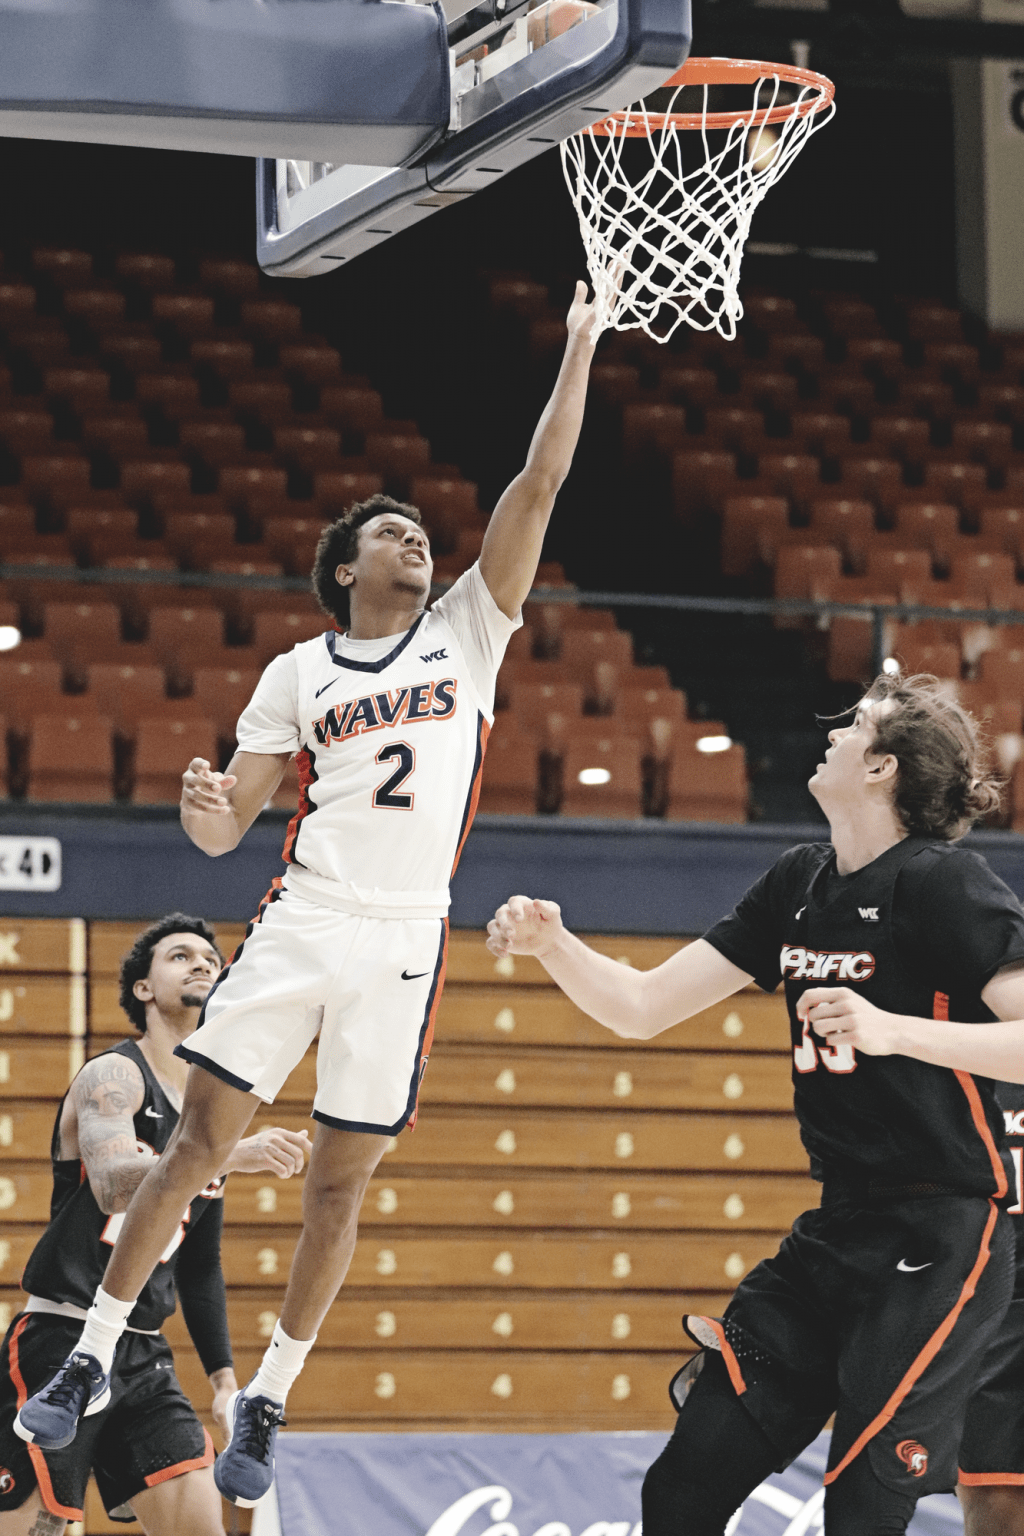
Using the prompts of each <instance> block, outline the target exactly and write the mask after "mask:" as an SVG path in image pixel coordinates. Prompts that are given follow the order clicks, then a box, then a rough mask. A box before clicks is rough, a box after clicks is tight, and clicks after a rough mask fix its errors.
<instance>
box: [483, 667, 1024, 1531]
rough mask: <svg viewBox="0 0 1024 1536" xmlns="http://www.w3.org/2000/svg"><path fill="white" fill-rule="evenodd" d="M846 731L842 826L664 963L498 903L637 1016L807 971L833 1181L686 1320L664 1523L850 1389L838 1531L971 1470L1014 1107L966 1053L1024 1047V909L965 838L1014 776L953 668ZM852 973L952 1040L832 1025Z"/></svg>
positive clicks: (656, 1491) (840, 1423)
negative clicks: (884, 1043)
mask: <svg viewBox="0 0 1024 1536" xmlns="http://www.w3.org/2000/svg"><path fill="white" fill-rule="evenodd" d="M829 740H830V746H829V748H828V751H827V752H826V754H825V761H824V762H823V763H820V764H819V765H818V769H817V771H816V773H815V774H814V776H813V778H812V779H811V781H810V786H809V787H810V789H811V791H812V793H813V794H814V795H815V797H816V798H817V800H818V802H819V804H820V805H821V807H822V809H823V810H824V811H825V813H826V815H827V816H828V819H829V823H830V826H831V832H832V842H831V844H827V843H822V844H812V845H807V846H802V847H797V848H793V849H791V850H790V851H789V852H788V853H786V854H784V855H783V857H782V858H781V859H780V860H779V861H778V863H777V864H776V865H775V866H774V867H773V868H772V869H770V870H769V871H768V873H767V874H766V875H765V876H764V877H763V878H762V879H761V880H759V881H758V882H757V883H756V884H755V885H754V886H753V887H752V888H751V890H750V891H748V892H747V894H746V895H745V896H744V897H743V899H742V900H741V901H740V903H739V905H738V906H737V907H736V909H735V910H734V912H733V913H732V914H731V916H729V917H727V918H725V919H723V920H722V921H721V922H720V923H718V924H716V926H715V927H714V928H712V929H711V930H710V932H709V933H707V934H706V935H705V936H704V938H703V939H698V940H697V941H695V942H694V943H692V944H690V945H688V946H687V947H686V948H685V949H683V950H681V951H679V953H677V954H676V955H674V956H673V957H672V958H671V959H670V960H668V961H667V962H666V963H665V964H664V965H661V966H659V967H657V968H656V969H654V970H653V971H649V972H646V973H644V972H636V971H631V970H629V969H627V968H626V967H624V966H620V965H617V964H616V963H615V962H614V961H613V960H610V959H607V958H606V957H604V956H601V955H598V954H596V953H594V951H592V950H590V949H588V948H587V947H586V946H585V945H584V944H582V943H581V942H580V941H579V940H578V939H576V938H574V937H573V936H572V935H571V934H569V933H567V932H566V930H565V929H564V928H563V927H562V924H561V917H560V914H559V911H558V908H557V906H556V905H555V904H554V903H550V902H537V901H531V900H529V899H527V898H525V897H513V898H512V900H511V901H510V902H509V903H507V904H506V906H504V907H502V908H501V909H500V910H499V912H498V913H497V915H496V917H495V919H494V920H493V921H492V923H491V924H490V925H489V934H490V938H489V944H490V947H491V948H492V950H493V952H494V953H496V954H498V955H502V954H508V953H517V954H533V955H536V956H537V958H539V959H540V960H541V962H542V964H543V965H544V967H545V969H546V970H547V971H548V972H549V974H550V975H551V976H552V977H553V978H554V980H555V981H556V982H558V984H559V985H560V986H561V987H562V988H563V990H564V991H566V992H567V993H568V995H569V996H570V997H571V998H572V999H573V1001H574V1002H575V1003H576V1004H577V1005H578V1006H579V1007H581V1008H582V1009H584V1010H585V1011H586V1012H587V1013H589V1014H590V1015H591V1016H592V1017H593V1018H595V1019H597V1020H598V1021H599V1022H600V1023H603V1024H605V1025H606V1026H608V1027H609V1028H611V1029H613V1030H614V1031H615V1032H616V1033H617V1034H620V1035H625V1036H631V1037H633V1038H637V1039H651V1038H653V1037H654V1036H655V1035H657V1034H659V1033H660V1032H661V1031H662V1030H664V1029H668V1028H670V1027H671V1026H672V1025H673V1024H675V1023H677V1022H679V1021H680V1020H682V1019H685V1018H689V1017H691V1016H692V1015H694V1014H696V1013H699V1012H701V1011H702V1010H703V1009H705V1008H708V1007H710V1006H711V1005H713V1004H714V1003H717V1002H720V1001H721V1000H722V999H723V998H725V997H728V996H730V995H731V994H732V993H734V992H736V991H737V990H739V988H741V987H743V986H745V985H747V984H748V983H749V982H750V981H751V980H756V981H757V982H758V984H759V985H761V986H762V987H764V988H765V989H766V990H768V991H774V990H775V988H776V987H777V986H778V984H779V982H780V981H782V982H784V984H785V991H786V1001H787V1005H788V1010H789V1015H790V1022H791V1031H792V1045H793V1081H794V1101H795V1108H796V1112H797V1116H798V1119H799V1122H800V1129H801V1135H802V1138H803V1141H804V1145H805V1147H806V1148H807V1151H808V1153H809V1154H810V1159H811V1169H812V1172H813V1174H814V1175H815V1177H817V1178H818V1179H820V1180H821V1181H822V1185H823V1189H822V1199H821V1206H820V1208H819V1209H817V1210H813V1211H809V1212H807V1213H805V1214H804V1215H803V1216H801V1217H800V1218H799V1219H798V1220H797V1221H796V1223H795V1224H794V1228H793V1231H792V1233H791V1234H790V1236H789V1237H787V1238H786V1239H785V1241H784V1242H783V1244H782V1247H781V1248H780V1250H779V1252H778V1254H777V1255H776V1256H775V1257H774V1258H772V1259H769V1260H767V1261H765V1262H763V1263H761V1264H759V1265H757V1266H756V1267H755V1268H754V1269H753V1270H752V1271H751V1273H750V1274H749V1275H748V1276H747V1277H746V1278H745V1279H744V1280H743V1281H742V1282H741V1283H740V1285H739V1287H738V1289H737V1291H736V1293H735V1295H734V1297H733V1299H732V1301H731V1302H730V1304H729V1306H728V1308H727V1310H726V1314H725V1317H724V1319H721V1320H719V1319H716V1318H689V1319H687V1320H686V1326H687V1331H688V1332H689V1333H690V1334H691V1336H692V1337H693V1338H694V1339H695V1340H696V1341H697V1342H698V1343H699V1344H700V1345H701V1346H702V1348H701V1350H700V1352H699V1353H698V1354H697V1355H696V1356H695V1357H694V1358H693V1359H692V1360H691V1361H690V1362H689V1363H688V1364H687V1365H686V1366H685V1367H684V1368H683V1370H682V1371H680V1372H679V1373H678V1375H677V1376H676V1378H675V1379H674V1381H673V1383H672V1388H671V1391H672V1396H673V1401H674V1402H675V1404H676V1406H677V1407H678V1409H679V1419H678V1423H677V1426H676V1430H675V1433H674V1434H673V1436H672V1438H671V1440H670V1441H669V1443H668V1445H667V1446H666V1448H665V1450H664V1452H663V1453H662V1455H661V1456H660V1457H659V1458H658V1460H657V1461H656V1462H655V1463H654V1465H653V1466H652V1467H651V1469H650V1470H649V1472H648V1474H647V1478H646V1480H645V1483H644V1493H643V1526H644V1536H722V1533H723V1532H724V1530H725V1528H726V1525H727V1523H728V1521H729V1519H730V1518H731V1516H732V1514H733V1512H734V1511H735V1510H736V1508H737V1507H738V1506H739V1505H740V1504H741V1503H742V1502H743V1500H744V1499H745V1498H746V1497H747V1495H748V1494H749V1493H750V1492H751V1491H752V1489H753V1488H755V1487H756V1486H757V1485H758V1484H759V1483H760V1482H761V1481H762V1480H763V1479H764V1478H765V1477H766V1476H767V1475H768V1474H769V1473H771V1472H773V1471H777V1470H780V1469H781V1468H782V1467H784V1466H785V1465H787V1464H788V1463H789V1462H790V1461H791V1460H792V1459H793V1458H794V1457H795V1456H796V1455H797V1454H799V1452H800V1451H801V1450H802V1449H803V1448H804V1447H805V1446H806V1445H807V1444H809V1443H810V1441H811V1440H812V1439H813V1438H814V1437H815V1435H816V1434H817V1433H818V1432H819V1431H820V1430H821V1429H822V1427H823V1426H824V1424H825V1423H826V1422H827V1420H828V1418H829V1417H830V1415H831V1414H833V1413H835V1427H834V1429H833V1433H832V1440H831V1449H830V1455H829V1464H828V1470H827V1472H826V1476H825V1482H826V1485H827V1486H826V1496H825V1522H826V1530H827V1531H828V1533H829V1536H897V1533H900V1532H903V1531H905V1530H906V1527H907V1524H908V1522H909V1520H910V1518H911V1515H912V1514H913V1510H914V1506H915V1504H916V1501H917V1499H918V1498H919V1497H920V1496H921V1495H922V1494H924V1493H929V1492H935V1491H938V1490H941V1489H951V1488H953V1487H954V1486H955V1484H956V1481H957V1450H958V1446H959V1442H960V1436H961V1429H962V1426H963V1422H964V1415H965V1411H966V1405H967V1401H968V1398H969V1397H970V1395H971V1392H972V1391H973V1389H974V1386H975V1384H976V1380H977V1377H978V1372H979V1366H980V1363H981V1360H982V1358H983V1356H984V1354H985V1351H986V1350H987V1349H988V1348H989V1346H990V1344H991V1343H992V1341H993V1339H994V1338H995V1336H996V1334H997V1331H998V1328H999V1325H1000V1322H1001V1319H1002V1317H1003V1315H1004V1313H1005V1311H1006V1309H1007V1305H1008V1303H1009V1300H1010V1295H1011V1291H1012V1285H1013V1231H1012V1226H1011V1223H1010V1219H1009V1218H1008V1217H1007V1216H1006V1214H1005V1213H1004V1212H1003V1211H1002V1210H1001V1209H1000V1203H1001V1202H1003V1201H1004V1199H1005V1197H1006V1196H1007V1193H1008V1190H1009V1186H1010V1178H1011V1173H1012V1165H1011V1161H1010V1158H1009V1155H1008V1151H1007V1148H1006V1142H1005V1136H1004V1131H1003V1116H1002V1113H1001V1111H1000V1109H999V1106H998V1104H997V1102H996V1098H995V1094H994V1091H993V1085H992V1082H991V1081H990V1080H989V1078H988V1077H986V1076H982V1075H977V1076H976V1075H974V1074H975V1073H979V1074H980V1073H982V1072H985V1071H986V1070H988V1071H991V1068H987V1069H986V1068H985V1067H984V1066H982V1067H977V1066H973V1067H971V1068H970V1069H969V1070H964V1069H962V1068H960V1066H959V1058H958V1052H960V1051H962V1050H963V1049H964V1048H965V1047H964V1043H963V1037H965V1036H966V1037H970V1039H971V1041H972V1049H974V1050H975V1051H977V1052H980V1053H981V1055H982V1057H983V1058H984V1059H985V1060H986V1061H1000V1062H1003V1063H1004V1064H1005V1063H1006V1061H1007V1059H1008V1058H1009V1057H1011V1056H1013V1055H1014V1053H1015V1055H1016V1059H1017V1060H1018V1061H1019V1060H1020V1058H1021V1057H1022V1055H1024V910H1022V908H1021V906H1020V903H1019V902H1018V901H1017V899H1016V897H1015V896H1014V895H1013V893H1012V892H1011V891H1010V890H1009V889H1008V888H1007V887H1006V886H1005V885H1004V884H1003V883H1002V882H1001V881H1000V880H998V879H997V878H996V877H995V875H994V874H993V873H992V871H991V870H990V869H989V868H988V866H987V864H986V863H985V861H984V860H983V859H982V858H980V857H979V856H978V855H977V854H975V853H973V852H969V851H967V850H964V849H962V848H959V847H957V846H956V840H957V839H958V838H959V837H960V836H962V834H963V833H964V832H965V831H966V830H967V828H968V827H969V825H970V824H971V822H972V820H974V819H976V817H978V816H979V815H983V814H984V813H985V812H986V811H987V810H989V809H990V808H991V807H993V806H994V805H995V804H996V803H997V798H998V797H997V792H996V789H995V786H994V784H992V783H991V782H990V781H989V780H988V779H987V778H986V775H985V771H984V769H983V768H982V767H981V765H980V764H981V757H980V750H979V745H978V741H977V736H976V732H975V728H974V724H973V722H972V721H971V719H970V717H969V716H967V715H966V714H965V713H964V712H963V711H962V710H961V709H960V708H959V707H958V706H957V705H956V704H955V703H953V702H952V701H950V700H948V699H947V698H945V697H944V695H943V693H942V691H941V689H940V688H939V687H938V685H937V684H936V683H935V680H934V679H926V678H910V679H907V680H905V681H899V680H894V679H891V678H887V677H883V678H879V679H878V680H877V682H876V683H875V684H874V685H873V686H872V688H871V689H870V690H869V691H868V693H867V694H866V695H865V697H864V699H863V700H862V701H861V703H860V705H859V706H858V708H857V710H856V713H855V715H854V718H853V721H852V723H851V724H849V725H846V726H844V727H842V728H837V729H835V730H833V731H831V732H830V733H829ZM812 989H813V990H812ZM840 993H841V994H842V998H841V999H840V1000H839V1001H837V1000H836V996H833V997H831V998H830V997H829V996H828V994H835V995H838V994H840ZM850 998H853V999H854V1000H855V1003H856V1006H857V1007H859V1008H861V1009H862V1010H863V1009H865V1008H868V1009H869V1011H871V1012H873V1013H878V1014H880V1015H882V1014H884V1016H885V1017H888V1018H894V1017H895V1018H897V1019H898V1020H899V1022H900V1023H901V1024H905V1025H907V1026H908V1027H909V1026H912V1028H913V1029H914V1030H916V1031H917V1033H918V1035H920V1036H921V1037H923V1038H927V1036H928V1033H929V1030H932V1031H934V1033H935V1036H936V1040H937V1041H938V1047H937V1049H936V1051H935V1052H934V1054H933V1057H932V1058H931V1059H913V1058H912V1057H911V1056H910V1055H903V1054H901V1055H880V1054H879V1055H875V1054H870V1053H867V1052H862V1051H858V1050H857V1049H856V1048H855V1046H854V1045H853V1043H852V1042H851V1040H850V1039H849V1038H847V1037H846V1036H845V1034H844V1030H845V1025H844V1024H843V1023H842V1021H840V1022H839V1024H838V1026H836V1025H834V1024H832V1025H829V1027H830V1028H831V1029H832V1030H833V1032H832V1034H831V1035H830V1036H829V1037H828V1038H826V1037H825V1036H824V1035H823V1034H822V1033H821V1032H820V1031H819V1027H818V1026H819V1019H820V1020H821V1022H822V1024H823V1025H824V1024H826V1023H828V1021H829V1020H832V1019H833V1018H834V1016H835V1015H837V1014H839V1013H841V1012H842V1011H843V1009H844V1007H845V1006H847V1004H848V1000H849V999H850ZM843 1000H846V1002H844V1001H843ZM997 1019H1002V1020H1007V1021H1012V1022H1007V1023H996V1022H994V1021H995V1020H997ZM949 1020H952V1021H954V1022H952V1023H949V1022H946V1021H949ZM927 1021H934V1023H931V1022H927ZM943 1052H945V1054H943ZM998 1075H999V1076H1001V1077H1007V1076H1013V1075H1014V1071H1013V1070H1010V1071H1006V1070H1002V1071H1000V1072H999V1073H998ZM1022 1075H1024V1074H1022Z"/></svg>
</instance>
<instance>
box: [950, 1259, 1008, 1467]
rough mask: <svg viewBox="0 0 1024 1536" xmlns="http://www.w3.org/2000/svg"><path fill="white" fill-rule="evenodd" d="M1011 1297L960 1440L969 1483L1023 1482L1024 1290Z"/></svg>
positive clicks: (981, 1375)
mask: <svg viewBox="0 0 1024 1536" xmlns="http://www.w3.org/2000/svg"><path fill="white" fill-rule="evenodd" d="M1017 1291H1018V1294H1017V1296H1016V1297H1015V1298H1014V1300H1013V1301H1011V1302H1010V1306H1009V1310H1008V1311H1007V1313H1006V1316H1005V1317H1004V1318H1003V1321H1002V1324H1001V1325H1000V1328H999V1332H998V1333H997V1335H996V1337H995V1340H994V1342H993V1343H992V1344H991V1346H990V1347H989V1350H988V1353H987V1354H986V1356H985V1358H984V1360H983V1361H982V1364H981V1369H980V1371H979V1373H978V1376H979V1381H980V1386H979V1387H978V1390H977V1391H976V1392H975V1394H974V1396H973V1397H972V1398H971V1401H970V1403H969V1405H968V1408H967V1421H966V1423H965V1424H964V1435H963V1439H962V1440H961V1442H960V1481H961V1482H962V1483H966V1484H967V1486H968V1487H993V1486H995V1487H998V1486H1000V1485H1002V1486H1004V1487H1005V1486H1010V1487H1013V1486H1017V1487H1020V1486H1024V1295H1021V1287H1020V1284H1019V1283H1018V1287H1017Z"/></svg>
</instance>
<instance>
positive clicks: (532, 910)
mask: <svg viewBox="0 0 1024 1536" xmlns="http://www.w3.org/2000/svg"><path fill="white" fill-rule="evenodd" d="M564 932H565V930H564V928H563V927H562V909H561V907H560V906H559V905H558V902H557V901H533V900H531V898H530V897H529V896H512V897H510V898H509V900H508V901H506V903H505V905H504V906H503V907H499V908H498V910H497V912H495V914H494V916H493V917H492V918H491V921H490V922H489V923H488V924H487V948H488V949H489V950H490V952H491V954H492V955H498V956H499V958H500V957H501V956H502V955H536V956H537V957H538V958H539V957H540V956H542V955H545V954H547V953H548V951H549V950H551V949H553V948H554V947H555V945H556V944H557V942H558V940H559V938H560V937H561V935H562V934H563V933H564Z"/></svg>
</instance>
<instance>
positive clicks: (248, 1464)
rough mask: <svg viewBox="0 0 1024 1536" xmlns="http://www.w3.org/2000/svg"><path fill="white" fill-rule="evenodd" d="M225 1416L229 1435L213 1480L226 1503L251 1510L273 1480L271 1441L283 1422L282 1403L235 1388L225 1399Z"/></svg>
mask: <svg viewBox="0 0 1024 1536" xmlns="http://www.w3.org/2000/svg"><path fill="white" fill-rule="evenodd" d="M227 1419H228V1426H229V1428H230V1431H231V1434H230V1437H229V1439H228V1443H227V1447H226V1449H225V1450H223V1451H222V1452H221V1454H220V1455H219V1456H218V1457H217V1460H216V1461H215V1462H214V1465H213V1480H214V1482H215V1483H216V1484H217V1487H218V1488H219V1489H220V1492H221V1494H222V1495H223V1496H224V1498H225V1499H227V1500H228V1501H229V1503H231V1504H237V1505H238V1506H239V1508H241V1509H252V1507H253V1505H254V1504H258V1503H259V1501H260V1499H262V1497H263V1495H264V1494H265V1493H268V1492H269V1490H270V1486H271V1484H272V1483H273V1481H274V1442H275V1441H276V1439H277V1432H278V1430H279V1429H280V1428H281V1425H282V1424H283V1423H284V1422H285V1420H284V1404H283V1403H275V1402H273V1401H272V1399H271V1398H269V1397H258V1396H257V1397H246V1395H245V1393H244V1391H241V1390H239V1391H238V1392H235V1393H234V1394H233V1395H232V1396H231V1397H229V1398H228V1407H227Z"/></svg>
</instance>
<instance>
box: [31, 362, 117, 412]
mask: <svg viewBox="0 0 1024 1536" xmlns="http://www.w3.org/2000/svg"><path fill="white" fill-rule="evenodd" d="M43 390H44V392H45V393H46V394H47V395H48V396H49V397H50V398H51V399H53V400H63V401H66V402H67V403H68V404H69V405H71V406H73V407H74V409H75V410H76V411H96V410H102V409H103V407H104V406H106V405H109V403H110V374H109V373H107V372H106V371H105V370H104V369H102V368H82V367H79V368H47V369H46V371H45V372H44V374H43Z"/></svg>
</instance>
